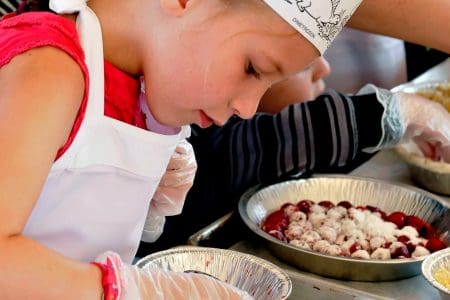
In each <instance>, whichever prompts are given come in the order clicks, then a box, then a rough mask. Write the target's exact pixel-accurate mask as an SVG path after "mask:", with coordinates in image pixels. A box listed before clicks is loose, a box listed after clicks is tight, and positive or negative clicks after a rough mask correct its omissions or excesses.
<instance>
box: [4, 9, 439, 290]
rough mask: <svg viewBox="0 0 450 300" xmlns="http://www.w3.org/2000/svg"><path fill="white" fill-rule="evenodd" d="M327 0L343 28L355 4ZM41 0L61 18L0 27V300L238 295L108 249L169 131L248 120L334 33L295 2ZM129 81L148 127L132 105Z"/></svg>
mask: <svg viewBox="0 0 450 300" xmlns="http://www.w3.org/2000/svg"><path fill="white" fill-rule="evenodd" d="M267 2H270V1H267ZM341 2H342V3H344V5H345V6H344V8H342V10H341V11H340V12H342V11H346V12H347V14H346V15H345V18H343V19H342V20H341V21H343V20H346V19H348V17H349V14H350V13H351V12H353V10H354V8H356V6H357V4H358V3H359V1H356V2H354V1H350V0H347V1H341ZM50 3H51V8H52V9H53V10H54V11H55V12H57V13H59V14H60V15H56V14H51V13H32V12H30V13H23V14H19V15H17V16H13V17H9V18H7V19H5V20H4V21H2V22H1V23H0V53H1V58H0V66H1V69H0V85H1V86H2V89H1V90H0V114H1V115H0V145H1V147H2V156H1V158H0V168H1V170H2V172H3V176H1V177H0V186H1V193H0V201H1V202H0V219H1V220H3V222H2V226H1V228H2V231H1V233H2V235H1V239H0V260H1V261H0V266H1V268H2V270H1V272H0V291H1V292H0V293H1V298H2V299H17V298H25V299H28V298H33V299H41V298H42V299H72V298H73V299H99V298H100V297H101V294H102V293H103V294H104V297H105V298H106V299H182V298H186V299H234V298H240V297H243V298H245V297H248V296H247V295H245V294H243V293H241V292H240V291H237V290H236V289H234V288H232V287H230V286H229V285H227V284H225V283H222V282H218V281H215V280H213V279H212V278H209V277H205V276H202V275H198V274H189V275H188V274H174V273H169V272H162V271H160V272H156V271H154V272H144V271H142V270H138V269H137V268H135V267H133V266H131V265H128V264H125V263H123V262H122V261H121V259H120V257H119V256H118V255H117V254H116V253H119V254H120V255H121V256H122V257H123V259H124V260H125V261H126V262H130V261H131V259H132V257H133V254H134V252H135V249H136V247H137V244H138V241H139V238H140V235H141V233H142V228H143V224H144V220H145V216H146V214H147V208H148V206H149V200H150V199H151V198H152V196H153V193H154V191H155V189H156V187H157V185H158V182H159V180H160V178H161V175H162V174H163V173H164V170H165V169H166V166H167V163H168V161H169V158H170V156H171V154H172V152H173V151H174V149H175V147H176V145H177V144H178V142H179V141H180V140H181V139H182V138H184V137H185V136H186V135H187V134H188V132H187V129H186V128H183V127H181V126H183V125H185V124H190V123H195V124H198V125H199V126H200V127H208V126H210V125H212V124H217V125H221V124H224V123H225V122H226V121H227V119H228V118H229V117H230V116H232V115H238V116H240V117H242V118H248V117H250V116H251V115H252V114H253V113H254V111H255V110H256V107H257V104H258V100H259V98H260V97H261V96H262V95H263V93H264V92H265V90H266V89H267V88H268V87H269V86H270V85H271V84H273V83H274V82H277V81H280V80H282V79H283V78H285V77H286V76H288V75H290V74H294V73H296V72H298V71H299V70H301V69H303V68H304V67H305V66H306V65H307V64H308V63H310V62H311V61H312V60H313V59H314V58H315V57H317V56H318V54H319V52H323V51H324V50H325V48H326V46H327V45H328V44H329V42H330V41H331V40H332V38H333V37H334V36H333V35H334V34H335V33H336V32H335V31H332V32H331V33H330V32H326V34H324V32H323V28H322V27H321V26H323V25H324V24H323V23H320V24H316V23H314V22H315V21H314V20H316V19H309V18H307V17H305V16H304V15H300V14H301V11H300V10H298V7H297V6H296V5H292V7H291V6H288V7H286V6H283V5H281V6H279V5H278V4H276V2H271V3H269V4H271V7H272V8H273V9H270V8H269V6H267V5H266V4H265V3H263V2H262V1H258V0H246V1H241V0H240V1H219V0H214V1H204V0H190V1H179V0H160V1H156V0H154V1H150V0H147V1H139V0H128V1H119V0H114V1H112V0H91V1H89V7H88V6H87V4H86V1H83V0H72V1H69V0H66V1H62V0H59V1H51V2H50ZM285 5H287V4H285ZM286 8H288V9H292V11H291V10H289V11H290V12H292V13H293V14H294V16H295V19H296V21H295V22H294V23H295V24H291V25H292V26H297V27H295V28H296V29H294V27H291V26H290V25H289V24H288V23H286V22H285V21H284V19H283V18H286V19H287V18H288V17H287V15H286V14H285V12H286ZM274 11H275V12H276V13H274ZM319 11H320V10H319ZM94 12H95V13H94ZM279 15H281V16H282V17H283V18H280V17H279ZM341 16H343V15H342V14H341ZM302 18H304V19H302ZM292 20H293V19H291V21H292ZM303 21H304V22H306V23H308V22H309V23H308V24H313V25H317V26H318V27H316V28H313V27H311V28H309V30H305V29H304V27H302V26H300V25H299V24H303V23H302V22H303ZM331 21H333V22H336V20H335V18H333V20H329V21H327V22H329V23H331ZM308 24H306V25H308ZM333 24H334V23H333ZM303 25H305V24H303ZM306 25H305V26H306ZM319 25H320V26H319ZM328 25H330V24H328ZM340 25H342V24H340ZM340 25H339V26H340ZM298 26H300V27H298ZM339 26H338V27H339ZM319 27H320V28H319ZM331 27H333V26H331ZM302 28H303V29H302ZM326 28H329V27H326ZM333 28H334V29H338V28H337V27H333ZM313 29H315V30H317V31H316V33H317V32H319V31H320V33H321V34H322V35H318V34H314V35H311V34H310V33H311V32H313V33H314V31H312V30H313ZM296 30H300V31H301V30H303V34H304V36H305V37H304V36H303V35H300V34H298V33H297V31H296ZM308 32H309V33H308ZM299 53H301V55H299ZM104 70H106V71H105V73H104V72H103V71H104ZM141 76H144V78H145V86H146V93H147V95H149V98H148V101H147V103H144V106H148V109H149V112H150V114H147V118H148V120H143V118H142V114H141V112H140V110H137V109H136V106H138V105H139V103H137V101H136V99H138V97H137V95H138V78H140V77H141ZM113 98H114V99H113ZM105 99H106V102H105ZM108 99H110V100H111V101H108ZM386 103H388V102H386ZM389 103H392V104H389ZM389 103H388V104H386V105H387V107H388V109H392V110H393V111H394V112H397V109H400V108H399V106H400V104H399V103H398V102H395V101H392V102H389ZM105 114H106V115H105ZM393 115H395V114H393ZM393 115H388V116H387V117H386V120H387V122H389V121H390V120H392V116H393ZM407 116H409V115H408V114H407ZM395 117H398V115H395ZM441 119H442V118H441ZM146 121H147V122H146ZM406 121H409V120H405V123H404V124H403V125H408V124H409V123H408V122H406ZM127 123H128V124H127ZM144 123H147V124H150V125H152V124H153V125H154V124H155V123H157V126H155V127H156V128H160V127H161V126H162V127H164V125H165V127H167V126H170V128H164V130H163V132H166V133H167V132H171V133H172V134H171V135H162V134H158V133H156V132H150V131H148V130H144V129H141V128H140V127H143V125H142V124H144ZM180 127H181V128H180ZM388 127H389V126H387V127H386V128H388ZM389 128H390V127H389ZM394 128H396V127H395V126H394ZM390 134H391V132H390V131H387V133H386V134H385V135H384V136H383V137H386V138H387V140H389V139H390V138H398V135H395V136H393V137H391V136H390ZM108 250H113V251H114V252H115V253H113V252H105V251H108ZM102 252H104V253H105V254H104V255H100V256H99V257H98V258H97V259H95V257H96V256H97V255H98V254H101V253H102ZM93 260H95V264H89V263H88V262H90V261H93ZM24 287H26V288H24Z"/></svg>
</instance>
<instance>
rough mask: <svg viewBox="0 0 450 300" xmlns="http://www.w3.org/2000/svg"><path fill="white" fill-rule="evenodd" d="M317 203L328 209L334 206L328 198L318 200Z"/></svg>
mask: <svg viewBox="0 0 450 300" xmlns="http://www.w3.org/2000/svg"><path fill="white" fill-rule="evenodd" d="M319 205H320V206H322V207H325V208H326V209H330V208H332V207H334V203H333V202H331V201H329V200H323V201H320V202H319Z"/></svg>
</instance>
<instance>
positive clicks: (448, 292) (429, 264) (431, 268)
mask: <svg viewBox="0 0 450 300" xmlns="http://www.w3.org/2000/svg"><path fill="white" fill-rule="evenodd" d="M441 267H444V268H448V269H450V248H447V249H443V250H440V251H437V252H435V253H432V254H431V255H429V256H428V257H427V258H426V259H425V260H424V261H423V263H422V275H423V276H424V277H425V278H426V279H427V281H428V282H429V283H430V284H432V285H433V286H434V287H435V288H436V289H438V290H439V293H441V295H442V298H444V299H445V298H446V297H447V299H450V289H448V288H446V287H445V286H443V285H442V284H440V283H439V281H437V280H436V279H435V277H434V274H435V273H436V271H437V270H438V269H439V268H441Z"/></svg>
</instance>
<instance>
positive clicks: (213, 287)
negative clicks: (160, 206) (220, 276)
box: [96, 252, 253, 300]
mask: <svg viewBox="0 0 450 300" xmlns="http://www.w3.org/2000/svg"><path fill="white" fill-rule="evenodd" d="M96 263H99V264H101V265H102V266H104V267H103V268H105V267H106V269H107V270H109V271H108V274H106V277H107V280H105V273H103V276H104V277H103V284H104V290H105V282H106V286H107V287H106V290H109V291H110V290H111V289H113V293H114V294H116V295H117V296H116V297H112V299H114V300H116V299H117V300H147V299H152V300H153V299H154V300H159V299H160V300H172V299H173V300H182V299H189V300H194V299H198V300H208V299H211V300H217V299H221V300H227V299H230V300H231V299H244V300H250V299H253V298H252V297H250V296H249V295H248V293H246V292H244V291H241V290H239V289H237V288H235V287H233V286H231V285H229V284H228V283H225V282H222V281H219V280H216V279H214V278H213V277H210V276H207V275H203V274H197V273H176V272H169V271H163V270H160V269H154V270H153V269H152V270H143V269H140V268H138V267H136V266H133V265H127V264H124V263H123V262H122V261H121V259H120V257H119V255H117V254H116V253H114V252H106V253H104V254H102V255H100V256H99V257H98V258H97V259H96ZM115 287H117V288H115ZM109 295H111V294H108V295H105V296H109ZM113 296H114V295H113ZM105 299H106V297H105ZM108 299H111V298H108Z"/></svg>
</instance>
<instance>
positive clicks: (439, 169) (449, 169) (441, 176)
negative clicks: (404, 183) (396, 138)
mask: <svg viewBox="0 0 450 300" xmlns="http://www.w3.org/2000/svg"><path fill="white" fill-rule="evenodd" d="M408 146H412V145H401V146H397V147H396V148H395V152H396V153H397V155H398V156H399V157H400V158H401V159H402V160H403V161H405V162H406V163H407V164H408V168H409V171H410V174H411V178H412V179H413V180H414V182H416V183H417V184H418V185H420V186H421V187H423V188H426V189H427V190H429V191H432V192H435V193H439V194H442V195H450V164H448V163H444V162H436V161H433V160H431V159H429V158H426V157H423V156H421V155H419V154H417V152H416V151H411V150H409V149H408Z"/></svg>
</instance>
